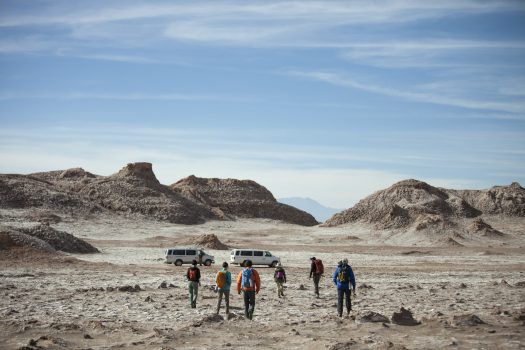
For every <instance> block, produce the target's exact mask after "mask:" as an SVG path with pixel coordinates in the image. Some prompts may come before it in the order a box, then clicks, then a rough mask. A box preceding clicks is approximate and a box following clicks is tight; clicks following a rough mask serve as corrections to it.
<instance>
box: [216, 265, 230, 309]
mask: <svg viewBox="0 0 525 350" xmlns="http://www.w3.org/2000/svg"><path fill="white" fill-rule="evenodd" d="M215 283H216V285H217V293H219V300H218V301H217V312H216V313H217V315H218V314H219V310H220V309H221V301H222V296H223V295H224V302H225V303H226V315H228V314H229V313H230V286H231V284H232V275H231V273H230V271H228V263H227V262H226V261H225V262H223V263H222V269H221V270H220V271H219V272H217V276H216V277H215Z"/></svg>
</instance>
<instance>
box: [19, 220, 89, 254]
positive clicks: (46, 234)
mask: <svg viewBox="0 0 525 350" xmlns="http://www.w3.org/2000/svg"><path fill="white" fill-rule="evenodd" d="M19 230H20V231H21V232H23V233H25V234H28V235H31V236H33V237H36V238H39V239H41V240H43V241H45V242H47V243H48V244H49V245H51V246H52V247H53V248H54V249H56V250H60V251H63V252H67V253H77V254H89V253H99V250H98V249H97V248H95V247H93V246H92V245H91V244H89V243H87V242H86V241H84V240H82V239H80V238H77V237H75V236H73V235H71V234H69V233H67V232H64V231H58V230H55V229H54V228H52V227H50V226H47V225H38V226H34V227H31V228H21V229H19Z"/></svg>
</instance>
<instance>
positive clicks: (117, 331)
mask: <svg viewBox="0 0 525 350" xmlns="http://www.w3.org/2000/svg"><path fill="white" fill-rule="evenodd" d="M0 214H1V215H2V221H3V223H4V224H10V225H12V226H24V225H25V226H29V225H31V223H28V222H27V221H26V220H27V219H26V215H25V214H23V211H21V210H2V211H1V213H0ZM486 220H487V221H489V222H491V224H492V225H493V226H494V227H496V228H498V229H501V230H504V231H505V230H506V231H509V229H510V228H513V230H514V231H513V234H512V238H510V237H509V238H508V239H507V240H506V241H505V242H502V243H500V244H488V245H486V246H472V247H465V246H457V247H425V246H422V245H421V244H418V242H416V241H415V242H410V241H408V240H407V241H406V244H405V245H402V244H397V245H395V246H394V245H387V244H385V243H384V241H385V240H386V241H389V240H392V237H389V235H388V234H382V233H379V232H377V231H371V230H370V229H367V228H366V227H364V226H362V225H357V224H354V225H352V224H351V225H344V226H339V227H331V228H328V227H304V226H298V225H292V224H284V223H281V222H278V221H272V220H266V219H244V220H237V221H232V222H224V221H210V222H207V223H205V224H203V225H195V226H186V225H178V224H170V223H166V222H158V221H148V220H135V219H127V218H122V217H116V216H98V217H96V218H88V219H78V218H64V219H63V220H62V221H61V222H59V223H57V224H54V225H53V226H54V227H55V228H56V229H58V230H63V231H67V232H70V233H73V234H74V235H75V236H76V237H79V238H81V239H85V240H86V241H88V242H89V243H91V244H92V245H93V246H95V247H97V248H98V249H99V250H100V251H101V253H97V254H67V255H66V254H59V255H53V256H48V255H46V254H44V253H42V254H40V255H39V254H36V253H34V252H32V253H31V254H27V255H26V256H24V255H23V254H24V252H23V251H20V252H18V253H16V250H15V251H11V253H10V254H8V253H6V252H4V254H3V255H2V260H1V261H0V264H1V266H2V269H1V275H0V289H1V293H2V298H1V299H0V300H1V302H0V325H1V327H0V329H1V333H0V344H2V345H1V347H2V348H5V349H42V348H43V349H117V348H131V349H133V348H135V349H180V348H185V349H202V348H213V349H230V348H237V349H249V348H272V349H282V348H290V349H293V348H295V349H323V348H327V349H375V348H379V349H382V348H384V349H403V348H407V349H422V348H426V349H436V348H457V349H472V348H479V349H481V348H485V349H494V348H501V349H519V348H523V346H524V344H525V339H524V338H525V336H524V334H525V333H524V332H523V329H524V322H525V250H524V249H523V243H524V241H523V237H524V235H525V233H524V232H523V227H524V224H523V220H521V219H515V220H514V221H512V220H510V221H505V222H496V221H490V219H486ZM33 224H35V223H33ZM209 233H214V234H216V235H217V237H218V238H219V239H220V240H221V241H222V242H223V243H225V244H227V245H229V246H233V247H247V246H250V247H261V248H266V249H269V250H271V251H272V253H274V254H277V255H279V256H280V257H281V258H282V262H283V265H284V267H285V268H286V271H287V275H288V283H287V285H286V287H287V288H286V290H285V293H286V298H285V299H284V300H282V299H279V298H277V296H276V291H275V284H274V282H273V280H272V275H273V273H272V272H273V270H272V269H271V268H268V267H262V266H261V267H258V270H259V271H260V273H261V278H262V290H261V292H260V293H259V295H258V296H257V304H256V312H255V316H254V319H253V321H247V320H245V319H244V317H243V315H242V314H243V312H242V306H243V302H242V298H241V296H238V295H236V294H235V293H233V294H232V297H231V305H232V315H231V316H230V319H226V318H225V315H224V309H223V310H221V314H220V317H213V313H214V309H215V303H216V294H215V293H214V292H213V285H214V276H215V273H216V271H217V270H218V266H219V263H221V262H222V261H228V259H229V251H227V250H209V252H210V253H211V254H213V255H215V258H216V264H215V265H213V266H211V267H202V274H203V279H202V287H201V289H200V295H199V301H198V305H197V306H198V307H197V309H191V308H190V307H189V302H188V293H187V288H186V282H185V278H184V275H185V271H186V268H187V267H186V266H183V267H175V266H173V265H166V264H164V262H163V249H164V248H166V247H169V246H173V245H176V244H178V243H181V242H187V240H188V238H189V237H199V236H200V235H202V234H209ZM367 237H369V238H367ZM14 254H16V256H14ZM311 256H316V257H318V258H321V259H323V261H324V263H325V267H326V270H327V277H325V278H324V279H323V280H322V283H321V284H322V289H321V298H319V299H316V298H315V297H314V294H313V289H312V283H311V280H309V279H308V272H309V260H308V258H309V257H311ZM343 257H348V258H349V259H350V263H351V265H352V267H353V269H354V272H355V274H356V277H357V295H356V297H355V299H354V302H353V311H352V313H351V315H350V317H344V318H342V319H339V318H338V317H337V316H336V310H335V305H336V295H337V294H336V290H335V288H334V287H333V284H332V283H331V281H330V279H329V273H331V272H332V271H333V269H334V266H335V264H336V262H337V261H338V260H340V259H341V258H343ZM238 271H239V268H238V267H233V268H232V272H233V274H234V275H236V274H237V272H238ZM163 282H166V283H165V285H166V288H159V287H160V286H161V284H162V283H163ZM135 285H138V286H139V287H140V291H135ZM126 286H129V287H128V288H121V287H126ZM119 288H121V289H122V290H123V291H119ZM401 307H404V308H405V309H408V310H410V311H411V312H412V313H413V317H414V319H415V320H417V321H419V322H421V324H419V325H415V326H404V325H399V324H394V323H391V320H392V316H393V313H394V312H399V311H400V309H401ZM370 312H375V313H378V314H381V315H383V316H385V317H386V319H381V318H380V317H379V316H373V315H371V314H369V313H370ZM372 320H378V321H380V322H370V321H372Z"/></svg>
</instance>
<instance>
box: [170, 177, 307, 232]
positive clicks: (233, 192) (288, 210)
mask: <svg viewBox="0 0 525 350" xmlns="http://www.w3.org/2000/svg"><path fill="white" fill-rule="evenodd" d="M170 187H171V188H172V189H173V190H174V191H176V192H177V193H180V194H181V195H182V196H184V197H186V198H188V199H189V200H192V201H195V202H199V203H201V204H202V205H204V206H206V207H207V208H210V210H213V211H214V212H215V213H217V214H218V215H222V216H223V217H244V218H269V219H275V220H282V221H285V222H289V223H293V224H298V225H304V226H313V225H316V224H317V221H316V220H315V218H314V217H313V216H312V215H310V214H308V213H306V212H304V211H302V210H299V209H297V208H295V207H292V206H289V205H286V204H282V203H278V202H277V200H276V199H275V198H274V196H273V195H272V193H271V192H270V191H268V190H267V189H266V188H265V187H264V186H261V185H259V184H258V183H256V182H254V181H251V180H236V179H215V178H211V179H208V178H198V177H196V176H193V175H192V176H189V177H187V178H184V179H182V180H180V181H178V182H177V183H175V184H173V185H171V186H170Z"/></svg>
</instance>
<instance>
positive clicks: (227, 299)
mask: <svg viewBox="0 0 525 350" xmlns="http://www.w3.org/2000/svg"><path fill="white" fill-rule="evenodd" d="M217 293H218V294H219V299H218V300H217V314H219V310H220V309H221V301H222V296H223V295H224V302H225V303H226V315H228V314H229V313H230V291H229V290H221V289H219V290H218V292H217Z"/></svg>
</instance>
